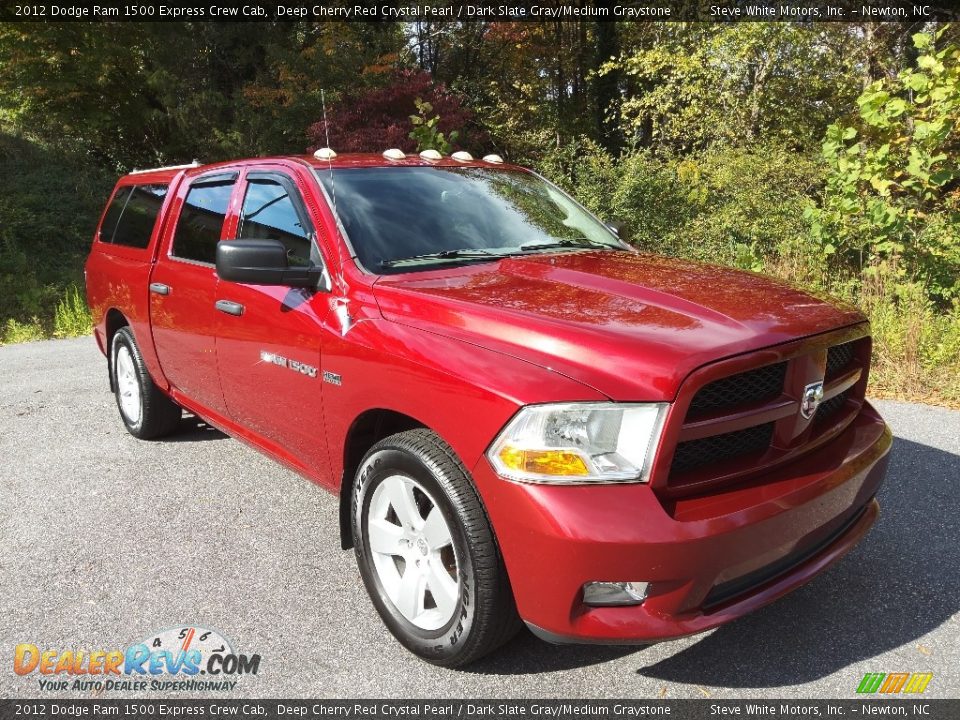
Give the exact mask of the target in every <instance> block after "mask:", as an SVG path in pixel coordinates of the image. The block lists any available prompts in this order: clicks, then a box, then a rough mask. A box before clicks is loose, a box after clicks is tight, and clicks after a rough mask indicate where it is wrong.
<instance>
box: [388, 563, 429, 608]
mask: <svg viewBox="0 0 960 720" xmlns="http://www.w3.org/2000/svg"><path fill="white" fill-rule="evenodd" d="M425 589H426V583H425V582H424V577H423V574H422V573H420V572H418V571H417V570H416V569H415V568H414V567H411V565H410V564H409V563H408V564H407V569H406V572H404V573H403V577H401V578H400V584H399V586H398V587H397V596H396V598H391V600H393V603H394V605H396V606H397V610H399V611H400V612H401V613H402V614H403V616H404V617H405V618H407V619H408V620H410V621H411V622H416V619H417V616H418V615H420V614H421V613H422V612H423V601H424V590H425Z"/></svg>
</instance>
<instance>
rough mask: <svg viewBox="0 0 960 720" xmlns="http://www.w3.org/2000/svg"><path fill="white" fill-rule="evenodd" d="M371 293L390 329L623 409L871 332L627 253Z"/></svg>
mask: <svg viewBox="0 0 960 720" xmlns="http://www.w3.org/2000/svg"><path fill="white" fill-rule="evenodd" d="M374 293H375V295H376V298H377V302H378V304H379V305H380V309H381V312H382V313H383V315H384V317H385V318H386V319H388V320H392V321H395V322H399V323H404V324H408V325H413V326H415V327H418V328H421V329H423V330H426V331H429V332H433V333H437V334H440V335H445V336H448V337H453V338H457V339H460V340H463V341H465V342H469V343H473V344H475V345H478V346H481V347H485V348H489V349H491V350H495V351H498V352H503V353H507V354H509V355H512V356H514V357H517V358H520V359H523V360H526V361H528V362H532V363H535V364H537V365H540V366H542V367H544V368H548V369H551V370H554V371H557V372H560V373H563V374H564V375H567V376H569V377H571V378H573V379H575V380H578V381H580V382H582V383H584V384H586V385H589V386H591V387H592V388H594V389H596V390H598V391H599V392H601V393H603V394H605V395H607V396H608V397H610V398H612V399H614V400H621V401H626V400H649V401H656V400H672V399H673V398H674V397H675V396H676V392H677V389H678V388H679V386H680V383H681V382H682V381H683V379H684V378H685V377H686V376H687V375H688V374H689V373H690V372H691V371H693V370H695V369H696V368H698V367H700V366H701V365H704V364H706V363H709V362H712V361H715V360H719V359H721V358H725V357H729V356H731V355H737V354H740V353H744V352H748V351H751V350H756V349H759V348H763V347H768V346H771V345H777V344H780V343H784V342H788V341H791V340H796V339H798V338H802V337H805V336H809V335H814V334H817V333H821V332H826V331H829V330H833V329H836V328H839V327H843V326H847V325H852V324H855V323H859V322H863V321H864V317H863V315H862V314H861V313H860V312H859V311H858V310H856V309H855V308H853V307H852V306H849V305H845V304H842V303H839V302H838V301H836V300H832V299H830V298H827V297H818V296H815V295H813V294H811V293H810V292H809V291H804V290H800V289H798V288H795V287H792V286H790V285H787V284H785V283H782V282H778V281H776V280H772V279H770V278H767V277H764V276H761V275H757V274H754V273H748V272H743V271H739V270H734V269H731V268H723V267H717V266H713V265H705V264H700V263H694V262H690V261H685V260H678V259H674V258H667V257H663V256H659V255H645V254H639V253H632V252H610V251H596V252H594V251H591V252H575V253H563V254H550V255H526V256H523V257H516V258H507V259H504V260H500V261H498V262H495V263H483V264H478V265H468V266H465V267H458V268H447V269H442V270H435V271H430V272H418V273H413V274H404V275H392V276H385V277H383V278H381V279H379V280H378V281H377V282H376V284H375V285H374ZM500 381H501V382H509V381H510V380H509V378H508V377H505V378H502V379H501V380H500ZM492 382H493V380H492ZM558 399H559V398H558Z"/></svg>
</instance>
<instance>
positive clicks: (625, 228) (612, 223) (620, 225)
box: [604, 219, 630, 240]
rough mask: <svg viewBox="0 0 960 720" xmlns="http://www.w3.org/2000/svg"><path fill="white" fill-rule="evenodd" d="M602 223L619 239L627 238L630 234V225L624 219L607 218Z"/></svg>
mask: <svg viewBox="0 0 960 720" xmlns="http://www.w3.org/2000/svg"><path fill="white" fill-rule="evenodd" d="M604 225H606V226H607V228H608V229H609V230H610V232H612V233H613V234H614V235H616V236H617V237H618V238H620V239H621V240H627V239H628V238H629V235H630V226H629V225H627V223H626V221H624V220H616V219H611V220H607V221H606V222H605V223H604Z"/></svg>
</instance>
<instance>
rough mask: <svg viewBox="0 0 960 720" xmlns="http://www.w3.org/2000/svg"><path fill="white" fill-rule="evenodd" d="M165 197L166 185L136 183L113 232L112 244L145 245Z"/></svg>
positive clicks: (148, 242) (148, 241)
mask: <svg viewBox="0 0 960 720" xmlns="http://www.w3.org/2000/svg"><path fill="white" fill-rule="evenodd" d="M165 197H167V186H166V185H137V186H136V187H135V188H133V192H131V193H130V198H129V199H128V200H127V206H126V207H125V208H124V209H123V214H122V215H121V216H120V222H118V223H117V229H116V230H115V231H114V233H113V244H114V245H126V246H128V247H135V248H145V247H147V245H149V244H150V236H151V235H152V234H153V226H154V225H156V224H157V218H158V217H159V216H160V208H161V207H163V200H164V198H165Z"/></svg>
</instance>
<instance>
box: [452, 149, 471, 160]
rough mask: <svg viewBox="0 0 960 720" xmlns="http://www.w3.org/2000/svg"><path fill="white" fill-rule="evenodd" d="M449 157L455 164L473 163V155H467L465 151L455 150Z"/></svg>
mask: <svg viewBox="0 0 960 720" xmlns="http://www.w3.org/2000/svg"><path fill="white" fill-rule="evenodd" d="M450 157H452V158H453V159H454V160H456V161H457V162H473V155H471V154H470V153H468V152H467V151H466V150H457V152H455V153H454V154H453V155H451V156H450Z"/></svg>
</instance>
